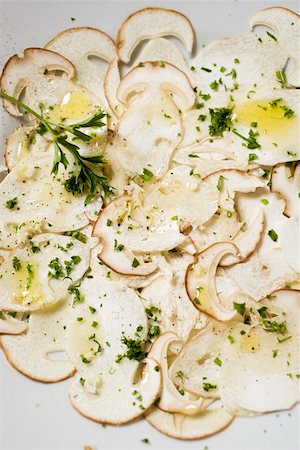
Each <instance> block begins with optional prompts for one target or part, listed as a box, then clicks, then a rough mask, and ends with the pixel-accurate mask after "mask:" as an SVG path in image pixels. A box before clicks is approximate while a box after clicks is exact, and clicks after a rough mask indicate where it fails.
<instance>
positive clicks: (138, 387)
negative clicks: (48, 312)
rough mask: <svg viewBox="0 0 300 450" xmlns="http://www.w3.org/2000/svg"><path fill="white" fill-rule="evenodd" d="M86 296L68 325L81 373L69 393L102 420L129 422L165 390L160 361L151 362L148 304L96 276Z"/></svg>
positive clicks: (69, 350) (88, 283)
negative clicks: (148, 346)
mask: <svg viewBox="0 0 300 450" xmlns="http://www.w3.org/2000/svg"><path fill="white" fill-rule="evenodd" d="M80 292H81V295H83V296H84V298H85V301H84V302H83V303H78V304H77V305H76V306H75V308H74V309H73V311H72V314H71V315H70V317H69V319H70V320H69V323H68V324H67V353H68V355H69V357H70V360H71V361H72V362H73V363H74V365H75V367H76V369H77V370H78V371H79V375H80V379H76V380H75V381H74V383H73V384H72V386H71V389H70V392H69V394H70V399H71V403H72V405H73V406H74V408H75V409H77V410H78V412H79V413H80V414H82V415H84V416H85V417H88V418H90V419H92V420H94V421H96V422H101V423H109V424H114V425H117V424H122V423H127V422H129V421H131V420H133V419H135V418H137V417H139V416H140V415H141V414H143V412H144V411H145V410H146V409H148V408H149V407H150V406H151V405H152V403H153V402H154V401H155V400H156V398H157V396H158V394H159V390H160V386H161V375H160V371H159V366H158V363H157V362H156V361H155V360H154V359H152V358H146V359H145V357H146V355H147V353H146V352H145V351H144V349H145V343H146V339H147V331H148V330H147V316H146V313H145V310H144V306H143V303H142V302H141V300H140V299H139V297H138V296H137V294H136V293H135V292H134V291H133V290H131V289H128V288H124V287H121V286H120V285H119V284H117V283H115V282H111V281H103V280H101V279H100V280H99V279H97V278H96V277H94V278H89V279H88V278H86V279H85V280H84V281H83V282H82V284H81V286H80ZM99 295H100V298H99ZM78 317H80V318H81V319H79V320H78ZM127 344H128V345H127ZM154 345H155V344H154ZM132 346H134V348H135V351H134V352H133V348H132ZM130 349H131V350H130ZM141 363H144V364H145V366H144V367H143V370H142V371H140V369H142V367H141ZM120 405H122V408H120Z"/></svg>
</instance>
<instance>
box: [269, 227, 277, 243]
mask: <svg viewBox="0 0 300 450" xmlns="http://www.w3.org/2000/svg"><path fill="white" fill-rule="evenodd" d="M268 236H270V238H271V239H272V241H274V242H276V241H277V239H278V234H277V233H276V231H275V230H273V229H272V230H269V231H268Z"/></svg>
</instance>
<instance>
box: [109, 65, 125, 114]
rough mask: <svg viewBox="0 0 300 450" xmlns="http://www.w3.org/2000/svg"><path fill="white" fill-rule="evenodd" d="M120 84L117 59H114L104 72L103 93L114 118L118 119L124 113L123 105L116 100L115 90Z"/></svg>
mask: <svg viewBox="0 0 300 450" xmlns="http://www.w3.org/2000/svg"><path fill="white" fill-rule="evenodd" d="M120 82H121V76H120V70H119V59H118V58H114V59H113V60H112V61H111V62H110V64H109V66H108V69H107V71H106V74H105V78H104V92H105V96H106V99H107V101H108V104H109V107H110V109H111V111H112V112H113V113H114V115H115V116H117V117H118V118H119V117H120V116H121V115H122V114H123V112H124V105H122V103H121V102H120V101H119V100H118V99H117V90H118V86H119V84H120Z"/></svg>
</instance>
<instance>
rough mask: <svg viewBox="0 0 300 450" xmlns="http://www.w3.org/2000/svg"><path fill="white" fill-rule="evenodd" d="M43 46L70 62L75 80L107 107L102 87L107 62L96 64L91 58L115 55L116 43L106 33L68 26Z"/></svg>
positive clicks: (112, 57)
mask: <svg viewBox="0 0 300 450" xmlns="http://www.w3.org/2000/svg"><path fill="white" fill-rule="evenodd" d="M45 48H46V49H48V50H52V51H55V52H57V53H59V54H60V55H63V56H64V57H65V58H67V59H68V60H69V61H72V63H73V65H74V67H75V69H76V82H77V83H78V84H80V85H81V86H84V87H86V88H87V89H89V90H90V91H92V92H94V93H95V94H96V95H97V96H99V98H100V101H101V105H102V106H103V107H104V109H107V101H106V98H105V95H104V90H103V82H104V77H105V74H106V71H107V65H100V64H96V63H94V62H93V59H92V58H98V59H100V60H102V61H105V62H107V63H110V62H111V61H112V60H113V59H114V58H115V57H116V55H117V52H116V46H115V43H114V41H113V40H112V38H111V37H110V36H108V35H107V34H106V33H104V32H103V31H101V30H98V29H96V28H90V27H79V28H70V29H68V30H65V31H63V32H61V33H59V34H58V35H57V36H55V37H54V38H53V39H51V41H49V42H48V43H47V44H46V45H45Z"/></svg>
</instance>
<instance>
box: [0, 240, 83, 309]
mask: <svg viewBox="0 0 300 450" xmlns="http://www.w3.org/2000/svg"><path fill="white" fill-rule="evenodd" d="M89 253H90V249H89V246H88V245H85V244H84V243H82V242H80V241H78V240H77V239H75V238H72V237H68V236H60V235H55V234H50V233H49V234H40V235H39V236H36V237H34V238H32V239H31V240H28V241H27V244H26V246H24V247H23V248H17V249H16V250H15V251H14V252H12V253H11V255H10V256H9V257H8V258H7V259H6V260H5V262H4V263H3V264H2V265H1V266H0V277H1V285H0V308H1V309H4V310H10V311H21V312H26V311H38V310H45V309H47V308H49V307H50V306H51V305H53V304H55V303H57V302H58V301H59V300H62V299H65V298H66V297H67V296H68V289H69V287H70V285H71V284H72V283H76V282H77V281H78V280H80V278H81V277H82V276H83V274H84V273H85V272H86V270H87V269H88V267H89Z"/></svg>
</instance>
